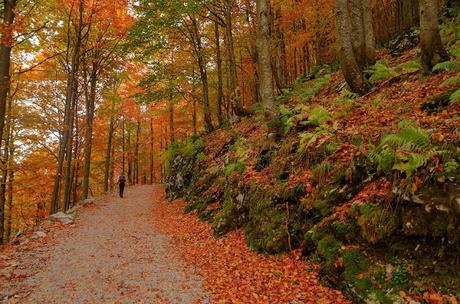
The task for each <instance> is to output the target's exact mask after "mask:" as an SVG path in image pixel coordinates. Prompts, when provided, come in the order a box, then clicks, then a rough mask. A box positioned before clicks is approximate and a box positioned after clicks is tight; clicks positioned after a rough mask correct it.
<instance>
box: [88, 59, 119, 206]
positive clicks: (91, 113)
mask: <svg viewBox="0 0 460 304" xmlns="http://www.w3.org/2000/svg"><path fill="white" fill-rule="evenodd" d="M97 71H98V66H97V63H96V62H95V61H94V62H93V64H92V71H91V76H90V94H89V96H88V99H87V100H86V133H85V161H84V166H83V199H87V198H88V193H89V177H90V172H91V150H92V142H93V121H94V109H95V101H96V85H97ZM123 144H124V143H123ZM123 152H124V151H123ZM123 156H124V155H123ZM123 165H124V159H123ZM123 170H124V168H123Z"/></svg>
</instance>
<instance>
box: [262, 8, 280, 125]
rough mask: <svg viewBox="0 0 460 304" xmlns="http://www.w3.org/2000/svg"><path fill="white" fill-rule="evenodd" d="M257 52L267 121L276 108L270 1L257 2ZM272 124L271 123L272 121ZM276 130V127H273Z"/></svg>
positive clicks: (271, 118)
mask: <svg viewBox="0 0 460 304" xmlns="http://www.w3.org/2000/svg"><path fill="white" fill-rule="evenodd" d="M257 20H258V29H257V51H258V67H259V82H260V96H261V101H262V105H263V108H264V116H265V119H266V120H267V121H269V120H273V119H275V118H276V116H277V115H276V106H275V99H274V96H273V75H272V69H271V52H270V49H271V39H270V1H269V0H257ZM272 123H273V121H272ZM274 127H275V128H277V127H278V126H274Z"/></svg>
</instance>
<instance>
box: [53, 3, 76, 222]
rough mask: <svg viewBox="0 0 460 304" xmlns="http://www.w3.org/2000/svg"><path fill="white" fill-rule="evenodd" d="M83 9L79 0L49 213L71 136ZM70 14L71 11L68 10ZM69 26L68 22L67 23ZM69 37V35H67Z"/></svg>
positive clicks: (55, 207) (56, 201)
mask: <svg viewBox="0 0 460 304" xmlns="http://www.w3.org/2000/svg"><path fill="white" fill-rule="evenodd" d="M83 10H84V1H83V0H80V6H79V15H80V17H79V24H78V26H77V35H76V43H75V46H74V48H73V50H72V59H71V65H70V71H69V74H68V79H67V89H66V100H65V109H64V122H63V129H62V131H61V137H60V139H59V153H58V162H57V170H56V171H57V172H56V176H55V178H54V186H53V194H52V198H51V210H50V213H56V212H57V211H58V209H59V207H60V201H61V199H60V196H61V191H60V190H61V180H62V169H63V167H64V159H65V155H66V150H67V145H68V142H69V137H71V133H70V131H71V130H70V129H71V124H72V123H73V118H72V115H71V114H72V113H71V112H72V111H73V108H72V105H73V101H74V99H75V93H76V86H77V74H78V70H79V68H80V48H81V42H82V30H83ZM70 14H72V12H70ZM69 26H70V24H69ZM68 39H70V37H68Z"/></svg>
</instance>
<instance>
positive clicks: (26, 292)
mask: <svg viewBox="0 0 460 304" xmlns="http://www.w3.org/2000/svg"><path fill="white" fill-rule="evenodd" d="M152 191H153V187H152V186H138V187H132V188H128V189H127V191H126V195H125V198H123V199H120V198H118V197H116V196H114V195H109V196H106V197H104V198H102V199H99V200H96V204H95V205H94V206H92V207H88V208H84V209H83V210H82V211H80V213H79V215H78V216H77V219H76V223H75V226H74V227H71V228H69V229H64V230H60V231H56V232H53V233H52V235H51V236H50V238H51V239H52V241H50V242H48V244H44V245H42V246H39V247H38V248H35V249H33V250H31V251H27V252H23V253H19V254H18V256H17V257H16V258H15V263H16V264H17V265H14V268H13V270H12V271H13V274H14V276H15V277H22V278H23V279H22V280H19V281H18V280H12V281H11V282H8V280H6V281H4V284H0V285H1V286H0V301H1V300H2V299H3V302H4V303H192V304H193V303H209V296H208V295H207V294H206V292H205V291H203V287H202V284H201V282H200V279H199V278H198V277H197V276H196V275H194V274H193V270H192V269H190V268H188V267H187V266H186V265H185V264H184V263H183V262H182V261H181V260H180V258H179V257H178V256H177V255H176V254H175V248H174V244H173V243H172V241H171V239H170V238H169V237H168V236H166V235H164V234H161V233H159V232H157V231H155V229H154V225H153V222H152V216H151V212H152V211H151V208H152V204H154V203H155V198H154V197H153V195H152Z"/></svg>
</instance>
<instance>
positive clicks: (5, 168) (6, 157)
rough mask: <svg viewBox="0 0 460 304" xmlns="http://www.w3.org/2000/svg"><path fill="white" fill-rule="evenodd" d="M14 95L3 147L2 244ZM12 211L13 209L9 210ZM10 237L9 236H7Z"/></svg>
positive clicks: (0, 192)
mask: <svg viewBox="0 0 460 304" xmlns="http://www.w3.org/2000/svg"><path fill="white" fill-rule="evenodd" d="M12 106H13V103H12V97H9V98H8V106H7V107H8V109H7V112H8V113H7V115H6V134H5V147H4V149H3V157H2V160H1V161H2V168H1V171H2V180H1V185H0V244H2V243H3V235H4V231H5V230H4V227H5V202H6V187H7V179H8V169H9V168H8V167H9V163H10V160H9V157H10V149H11V141H12V136H11V135H12V131H13V125H12V123H13V120H12V116H11V115H12V109H11V107H12ZM9 211H10V213H11V210H9ZM7 239H8V238H7Z"/></svg>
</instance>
